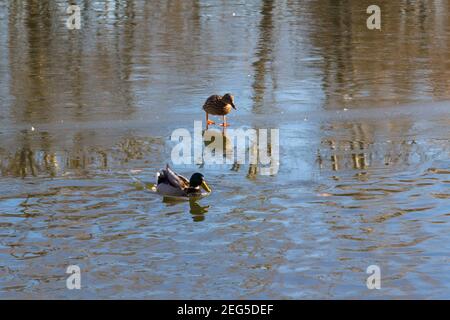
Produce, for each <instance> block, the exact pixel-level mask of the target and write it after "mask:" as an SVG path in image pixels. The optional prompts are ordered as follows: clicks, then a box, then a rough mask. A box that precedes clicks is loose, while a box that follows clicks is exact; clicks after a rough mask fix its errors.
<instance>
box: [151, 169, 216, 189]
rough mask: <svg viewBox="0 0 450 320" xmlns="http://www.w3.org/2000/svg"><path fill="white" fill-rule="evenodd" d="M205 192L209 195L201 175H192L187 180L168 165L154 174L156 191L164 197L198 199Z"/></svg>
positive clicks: (207, 187)
mask: <svg viewBox="0 0 450 320" xmlns="http://www.w3.org/2000/svg"><path fill="white" fill-rule="evenodd" d="M200 188H203V189H204V190H205V191H206V192H208V193H211V188H210V187H209V186H208V184H207V183H206V181H205V178H204V176H203V175H202V174H201V173H198V172H196V173H194V174H193V175H192V176H191V178H190V179H189V180H188V179H187V178H185V177H183V176H182V175H180V174H178V173H176V172H174V171H173V170H172V169H170V167H169V165H167V166H166V168H165V169H161V170H160V171H159V172H158V173H157V174H156V191H157V192H158V193H160V194H162V195H164V196H172V197H199V196H202V195H204V194H203V193H202V190H201V189H200Z"/></svg>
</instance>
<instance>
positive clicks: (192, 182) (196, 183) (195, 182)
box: [189, 172, 211, 192]
mask: <svg viewBox="0 0 450 320" xmlns="http://www.w3.org/2000/svg"><path fill="white" fill-rule="evenodd" d="M189 187H191V188H198V187H202V188H203V189H205V190H206V192H211V189H210V188H209V186H208V184H207V183H206V181H205V177H204V176H203V175H202V174H201V173H198V172H196V173H194V174H193V175H192V176H191V179H189Z"/></svg>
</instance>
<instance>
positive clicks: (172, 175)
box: [159, 165, 189, 190]
mask: <svg viewBox="0 0 450 320" xmlns="http://www.w3.org/2000/svg"><path fill="white" fill-rule="evenodd" d="M161 177H162V178H163V183H168V184H170V185H171V186H172V187H174V188H177V189H180V190H184V189H186V188H188V187H189V180H188V179H186V178H185V177H183V176H182V175H179V174H177V173H176V172H175V171H173V170H172V169H170V167H169V166H168V165H167V167H166V169H163V170H161V171H160V176H159V178H161Z"/></svg>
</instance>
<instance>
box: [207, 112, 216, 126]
mask: <svg viewBox="0 0 450 320" xmlns="http://www.w3.org/2000/svg"><path fill="white" fill-rule="evenodd" d="M210 124H215V122H214V121H212V120H209V119H208V112H206V125H207V126H208V125H210Z"/></svg>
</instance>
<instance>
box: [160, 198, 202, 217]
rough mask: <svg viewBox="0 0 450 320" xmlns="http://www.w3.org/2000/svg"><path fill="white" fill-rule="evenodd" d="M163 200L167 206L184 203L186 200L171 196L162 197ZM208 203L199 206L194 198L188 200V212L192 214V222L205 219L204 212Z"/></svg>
mask: <svg viewBox="0 0 450 320" xmlns="http://www.w3.org/2000/svg"><path fill="white" fill-rule="evenodd" d="M163 202H164V203H165V204H166V205H168V206H175V205H180V204H183V203H186V201H183V200H180V199H174V198H172V197H163ZM209 207H210V206H209V205H207V206H201V205H200V204H199V203H198V201H197V200H196V199H190V200H189V213H190V214H191V215H192V220H194V222H200V221H204V220H205V214H206V213H207V212H208V210H209Z"/></svg>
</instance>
